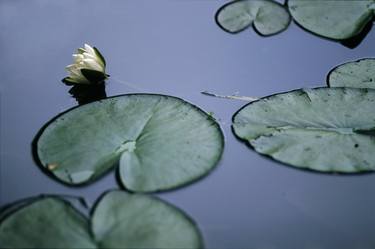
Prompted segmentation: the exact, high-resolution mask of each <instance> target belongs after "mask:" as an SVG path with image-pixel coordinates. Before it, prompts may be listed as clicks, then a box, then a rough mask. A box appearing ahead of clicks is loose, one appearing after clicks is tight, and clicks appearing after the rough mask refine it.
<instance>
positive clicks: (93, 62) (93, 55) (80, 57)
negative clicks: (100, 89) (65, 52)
mask: <svg viewBox="0 0 375 249" xmlns="http://www.w3.org/2000/svg"><path fill="white" fill-rule="evenodd" d="M98 53H99V52H98ZM98 53H97V52H96V51H95V49H94V48H93V47H91V46H90V45H88V44H84V48H78V49H77V53H75V54H73V55H72V56H73V64H71V65H68V66H67V67H66V70H67V72H68V73H69V80H72V81H74V82H76V83H83V84H88V83H90V82H91V83H96V82H101V81H103V80H104V79H105V78H107V75H106V73H105V64H104V62H103V60H102V58H101V56H100V53H99V54H98ZM83 69H85V70H89V71H90V70H91V71H96V72H100V73H102V76H100V73H96V75H97V76H94V77H90V78H86V77H89V76H88V74H86V73H85V75H83V74H82V70H83ZM89 71H86V72H89Z"/></svg>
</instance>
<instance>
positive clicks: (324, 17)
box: [288, 0, 375, 40]
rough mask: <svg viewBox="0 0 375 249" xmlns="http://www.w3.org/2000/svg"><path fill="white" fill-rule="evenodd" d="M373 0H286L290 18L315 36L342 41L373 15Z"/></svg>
mask: <svg viewBox="0 0 375 249" xmlns="http://www.w3.org/2000/svg"><path fill="white" fill-rule="evenodd" d="M374 4H375V1H374V0H289V1H288V6H289V11H290V13H291V15H292V16H293V19H294V20H295V21H296V22H297V23H298V24H300V25H301V26H302V27H303V28H305V29H307V30H309V31H311V32H312V33H315V34H317V35H320V36H323V37H327V38H330V39H335V40H345V39H349V38H351V37H354V36H356V35H358V34H359V33H361V32H362V30H363V29H364V28H365V27H366V24H367V23H368V22H371V21H372V20H373V17H374V9H375V8H374Z"/></svg>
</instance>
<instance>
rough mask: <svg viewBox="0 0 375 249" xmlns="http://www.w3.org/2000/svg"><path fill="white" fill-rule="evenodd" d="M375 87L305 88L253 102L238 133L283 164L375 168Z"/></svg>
mask: <svg viewBox="0 0 375 249" xmlns="http://www.w3.org/2000/svg"><path fill="white" fill-rule="evenodd" d="M374 103H375V90H369V89H355V88H317V89H301V90H295V91H292V92H288V93H281V94H276V95H273V96H270V97H265V98H262V99H260V100H258V101H255V102H252V103H250V104H248V105H246V106H245V107H243V108H242V109H241V110H240V111H238V112H237V113H236V114H235V115H234V117H233V130H234V133H235V134H236V135H237V136H238V137H239V138H240V139H243V140H245V141H247V142H249V144H250V145H251V146H252V147H253V148H254V149H255V150H256V151H257V152H258V153H261V154H264V155H267V156H270V157H272V158H273V159H275V160H278V161H280V162H283V163H286V164H289V165H292V166H295V167H298V168H305V169H311V170H317V171H323V172H343V173H354V172H362V171H372V170H375V153H374V151H375V132H374V131H375V129H374V127H375V118H374V117H375V109H374Z"/></svg>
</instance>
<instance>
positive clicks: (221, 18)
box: [215, 0, 291, 36]
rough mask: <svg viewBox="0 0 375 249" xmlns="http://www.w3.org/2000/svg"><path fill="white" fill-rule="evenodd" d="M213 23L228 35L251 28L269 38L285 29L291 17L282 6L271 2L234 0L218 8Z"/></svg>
mask: <svg viewBox="0 0 375 249" xmlns="http://www.w3.org/2000/svg"><path fill="white" fill-rule="evenodd" d="M215 21H216V23H217V24H218V26H219V27H220V28H222V29H223V30H224V31H226V32H228V33H232V34H236V33H239V32H241V31H243V30H245V29H247V28H249V27H250V26H252V27H253V28H254V30H255V32H257V33H258V34H259V35H261V36H271V35H275V34H278V33H280V32H282V31H284V30H285V29H287V27H288V26H289V24H290V21H291V17H290V14H289V12H288V10H287V8H286V7H285V6H284V5H281V4H280V3H278V2H275V1H272V0H236V1H231V2H228V3H227V4H225V5H223V6H222V7H220V8H219V10H218V11H217V12H216V14H215Z"/></svg>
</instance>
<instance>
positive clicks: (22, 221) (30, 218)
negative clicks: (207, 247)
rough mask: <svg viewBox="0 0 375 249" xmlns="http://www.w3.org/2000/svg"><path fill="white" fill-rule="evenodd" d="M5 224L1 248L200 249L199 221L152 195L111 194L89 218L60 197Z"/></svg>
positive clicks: (20, 211) (32, 205) (37, 203)
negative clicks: (196, 222) (196, 221)
mask: <svg viewBox="0 0 375 249" xmlns="http://www.w3.org/2000/svg"><path fill="white" fill-rule="evenodd" d="M16 208H17V209H16V210H15V211H13V212H12V213H11V214H8V215H7V216H5V218H3V219H2V220H1V221H0V247H1V248H201V247H202V246H203V242H202V237H201V235H200V232H199V230H198V228H197V226H196V225H195V224H194V222H193V221H192V220H191V219H190V218H189V217H187V216H186V215H185V214H184V213H182V211H180V210H178V209H177V208H175V207H173V206H171V205H169V204H167V203H165V202H163V201H160V200H158V199H156V198H153V197H148V196H144V195H137V194H127V193H125V192H121V191H112V192H109V193H107V194H105V195H104V197H103V198H101V199H100V201H99V202H98V204H97V205H95V209H94V210H93V213H92V217H90V219H87V218H86V217H85V216H84V215H82V214H81V213H80V212H79V211H78V210H77V209H76V208H74V207H73V206H72V205H71V204H70V203H69V202H67V201H65V200H63V199H61V198H57V197H43V198H35V199H33V200H32V201H29V202H28V203H27V204H25V205H23V206H22V207H21V208H18V205H17V207H16Z"/></svg>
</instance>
